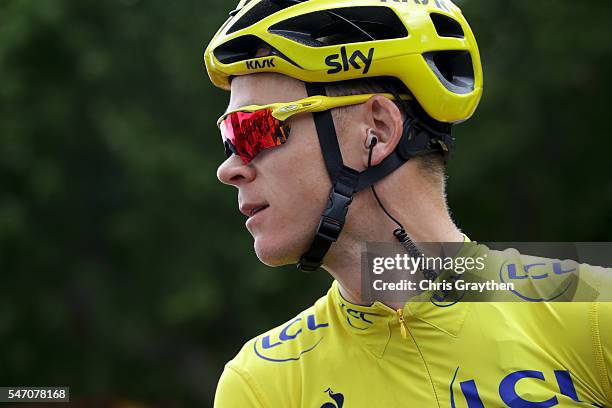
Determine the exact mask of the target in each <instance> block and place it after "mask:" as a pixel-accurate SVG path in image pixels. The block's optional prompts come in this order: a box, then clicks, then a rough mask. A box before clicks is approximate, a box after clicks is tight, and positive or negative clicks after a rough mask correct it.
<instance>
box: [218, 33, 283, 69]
mask: <svg viewBox="0 0 612 408" xmlns="http://www.w3.org/2000/svg"><path fill="white" fill-rule="evenodd" d="M261 48H266V49H271V48H272V47H271V46H270V45H268V44H267V43H266V42H265V41H263V40H261V39H260V38H258V37H255V36H254V35H244V36H241V37H237V38H234V39H233V40H230V41H228V42H226V43H225V44H222V45H220V46H219V47H217V48H216V49H215V50H214V53H215V57H216V58H217V59H218V60H219V62H221V63H222V64H232V63H234V62H238V61H244V60H247V59H251V58H255V55H256V53H257V50H259V49H261Z"/></svg>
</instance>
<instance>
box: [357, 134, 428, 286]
mask: <svg viewBox="0 0 612 408" xmlns="http://www.w3.org/2000/svg"><path fill="white" fill-rule="evenodd" d="M377 143H378V139H377V138H376V137H373V138H372V140H371V141H370V145H369V146H368V149H369V150H370V151H369V152H368V168H370V167H371V166H372V153H373V151H374V146H376V144H377ZM370 187H371V188H372V193H373V194H374V198H375V199H376V202H377V203H378V205H379V206H380V208H381V209H382V210H383V211H384V212H385V214H386V215H387V217H389V218H390V219H391V220H393V222H395V223H396V224H397V225H398V228H396V229H395V230H393V236H394V237H395V239H397V240H398V241H399V243H400V244H401V245H402V246H403V247H404V248H405V249H406V251H407V252H408V254H409V255H410V256H411V257H413V258H418V257H422V256H423V254H422V253H421V251H420V250H419V248H418V247H417V246H416V244H415V243H414V242H413V241H412V240H411V239H410V237H409V236H408V233H407V232H406V230H405V229H404V226H403V225H402V224H401V223H400V222H399V221H398V220H397V219H396V218H395V217H394V216H392V215H391V214H390V213H389V211H387V209H386V208H385V206H384V205H383V203H382V201H381V200H380V198H379V197H378V194H377V193H376V189H375V188H374V184H372V185H371V186H370ZM421 271H422V273H423V276H424V277H425V279H428V280H431V281H433V280H435V279H436V278H437V276H438V274H437V273H436V272H435V271H433V270H431V269H423V270H421Z"/></svg>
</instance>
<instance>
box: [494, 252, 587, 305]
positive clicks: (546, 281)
mask: <svg viewBox="0 0 612 408" xmlns="http://www.w3.org/2000/svg"><path fill="white" fill-rule="evenodd" d="M578 272H579V267H578V263H576V262H575V261H571V260H566V261H557V260H554V261H553V260H547V259H540V260H538V261H533V262H531V263H515V262H510V263H507V262H506V263H504V264H502V266H501V268H500V271H499V278H500V280H501V282H503V283H513V284H514V289H510V291H511V292H512V293H514V294H515V295H516V296H518V297H520V298H521V299H523V300H526V301H529V302H548V301H551V300H555V299H558V298H560V297H561V296H564V297H569V299H571V297H572V296H573V292H572V291H571V289H572V288H574V289H575V284H576V283H577V280H578Z"/></svg>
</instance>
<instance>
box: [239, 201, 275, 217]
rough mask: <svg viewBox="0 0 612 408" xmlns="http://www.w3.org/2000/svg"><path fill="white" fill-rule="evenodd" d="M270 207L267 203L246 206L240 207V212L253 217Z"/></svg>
mask: <svg viewBox="0 0 612 408" xmlns="http://www.w3.org/2000/svg"><path fill="white" fill-rule="evenodd" d="M268 207H269V205H268V204H265V203H261V204H244V205H241V206H240V212H241V213H243V214H244V215H246V216H247V217H249V218H250V217H252V216H254V215H255V214H257V213H258V212H260V211H263V210H265V209H266V208H268Z"/></svg>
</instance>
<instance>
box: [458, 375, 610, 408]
mask: <svg viewBox="0 0 612 408" xmlns="http://www.w3.org/2000/svg"><path fill="white" fill-rule="evenodd" d="M458 371H459V367H457V369H456V370H455V375H454V376H453V379H452V381H451V383H450V399H451V407H452V408H456V402H457V399H458V397H455V392H454V389H453V385H454V383H455V380H456V379H457V373H458ZM554 375H555V379H554V381H555V382H556V383H557V387H558V389H559V394H560V395H565V396H566V397H569V398H570V399H571V400H572V401H575V402H585V401H582V400H580V398H578V394H577V393H576V387H575V386H574V383H573V381H572V377H571V375H570V372H569V371H567V370H555V371H554ZM534 380H537V381H545V382H548V381H553V380H552V379H550V378H546V377H545V376H544V373H543V372H541V371H535V370H520V371H515V372H512V373H510V374H508V375H506V376H505V377H504V378H502V380H501V381H500V383H499V387H498V389H499V396H500V398H501V400H502V401H503V402H504V403H505V404H506V406H508V407H510V408H550V407H555V406H558V405H559V398H558V396H557V395H553V396H550V395H542V396H541V397H542V400H540V401H535V400H534V398H536V397H537V395H533V394H530V398H529V400H526V399H524V398H522V397H521V396H520V395H519V394H518V393H517V391H516V388H517V383H518V382H519V381H534ZM459 388H460V389H461V393H462V394H463V396H464V397H465V401H466V402H467V407H468V408H485V405H484V404H483V402H482V399H481V398H480V393H479V391H478V387H477V385H476V381H475V380H466V381H461V382H460V383H459ZM546 397H549V398H548V399H546ZM592 405H593V406H595V407H601V408H603V407H602V406H601V405H597V404H592Z"/></svg>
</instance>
